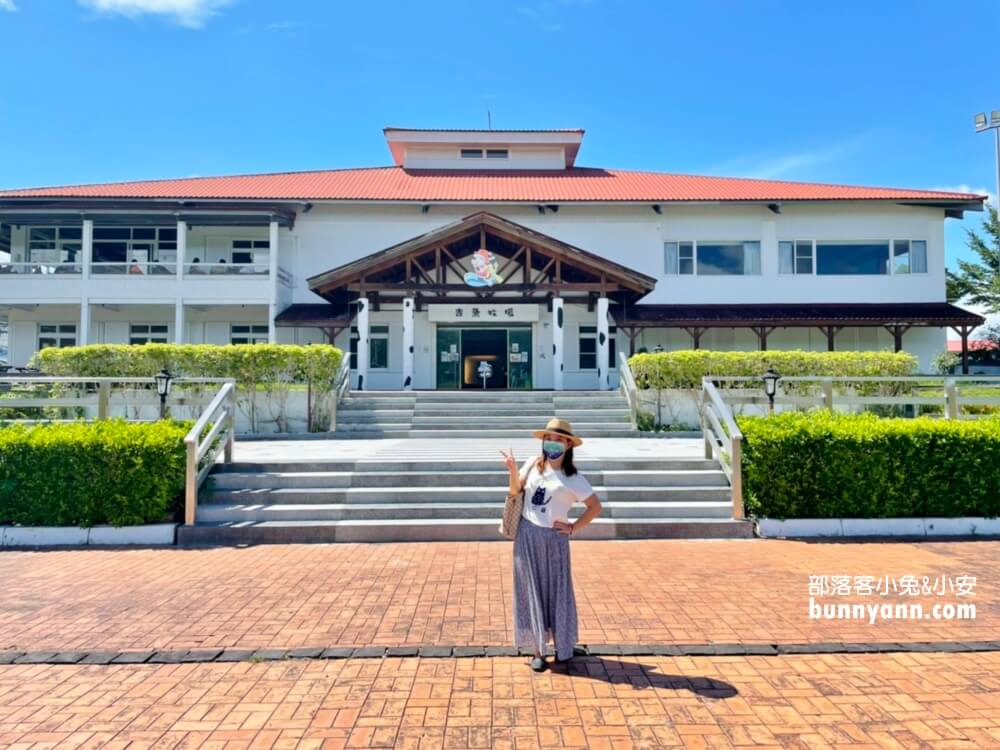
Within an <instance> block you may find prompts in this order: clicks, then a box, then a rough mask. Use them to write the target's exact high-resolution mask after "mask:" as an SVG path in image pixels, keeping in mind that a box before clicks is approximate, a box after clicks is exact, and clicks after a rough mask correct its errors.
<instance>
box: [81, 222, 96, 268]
mask: <svg viewBox="0 0 1000 750" xmlns="http://www.w3.org/2000/svg"><path fill="white" fill-rule="evenodd" d="M81 255H82V257H81V259H80V262H81V264H82V265H81V267H80V268H81V278H82V279H83V281H85V282H86V281H89V280H90V264H91V262H92V261H93V260H94V220H93V219H84V220H83V230H82V234H81Z"/></svg>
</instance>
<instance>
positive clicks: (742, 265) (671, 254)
mask: <svg viewBox="0 0 1000 750" xmlns="http://www.w3.org/2000/svg"><path fill="white" fill-rule="evenodd" d="M663 256H664V272H665V273H666V274H667V275H681V276H684V275H696V276H756V275H759V274H760V242H758V241H756V240H748V241H745V242H708V241H698V242H665V243H663Z"/></svg>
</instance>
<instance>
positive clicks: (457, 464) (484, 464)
mask: <svg viewBox="0 0 1000 750" xmlns="http://www.w3.org/2000/svg"><path fill="white" fill-rule="evenodd" d="M499 458H500V456H499V454H497V460H494V459H493V458H490V459H481V458H472V459H468V458H466V459H463V458H454V459H440V458H428V459H408V460H391V459H390V460H380V459H364V460H355V461H313V460H307V461H254V462H246V461H238V462H233V463H231V464H217V465H216V466H215V467H214V468H213V470H212V474H211V476H213V477H218V476H222V475H225V474H268V473H272V474H273V473H314V472H350V471H370V472H376V471H378V472H385V473H400V472H407V471H411V472H422V471H429V472H438V473H442V472H448V471H456V470H457V471H492V470H495V469H496V468H497V465H498V460H499ZM526 458H527V456H525V457H524V458H523V459H520V460H522V461H523V460H524V459H526ZM576 466H577V468H578V469H580V471H581V472H583V473H584V474H587V473H588V472H595V471H658V470H664V471H709V470H711V471H718V470H719V469H720V468H721V467H720V466H719V462H718V461H715V460H714V459H708V458H672V457H668V458H649V457H646V456H640V457H634V458H628V457H624V458H603V459H602V458H586V457H582V456H581V457H580V458H578V459H576Z"/></svg>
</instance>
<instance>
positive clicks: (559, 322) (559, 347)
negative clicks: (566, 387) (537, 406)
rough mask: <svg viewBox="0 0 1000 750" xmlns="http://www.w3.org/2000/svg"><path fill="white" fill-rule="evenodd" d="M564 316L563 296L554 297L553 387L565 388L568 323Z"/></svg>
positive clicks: (557, 388)
mask: <svg viewBox="0 0 1000 750" xmlns="http://www.w3.org/2000/svg"><path fill="white" fill-rule="evenodd" d="M563 318H564V316H563V300H562V297H553V298H552V388H553V390H557V391H561V390H562V389H563V332H564V331H565V329H566V324H565V321H564V319H563Z"/></svg>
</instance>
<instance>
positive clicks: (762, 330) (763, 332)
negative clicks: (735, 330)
mask: <svg viewBox="0 0 1000 750" xmlns="http://www.w3.org/2000/svg"><path fill="white" fill-rule="evenodd" d="M774 329H775V326H770V327H768V326H754V327H753V332H754V333H756V334H757V340H758V341H759V342H760V350H761V351H762V352H766V351H767V337H768V336H770V335H771V334H772V333H773V332H774Z"/></svg>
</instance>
